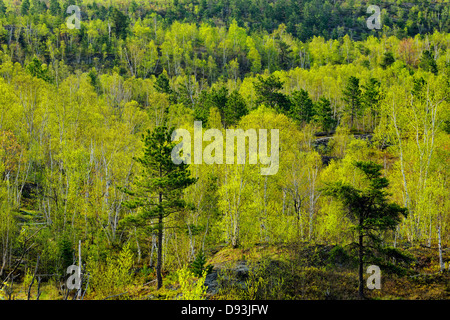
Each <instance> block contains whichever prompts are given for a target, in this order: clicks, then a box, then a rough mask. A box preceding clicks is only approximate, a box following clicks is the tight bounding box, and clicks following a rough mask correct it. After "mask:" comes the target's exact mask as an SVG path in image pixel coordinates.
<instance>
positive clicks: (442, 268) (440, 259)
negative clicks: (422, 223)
mask: <svg viewBox="0 0 450 320" xmlns="http://www.w3.org/2000/svg"><path fill="white" fill-rule="evenodd" d="M438 246H439V266H440V270H441V272H442V271H444V269H445V265H444V261H443V259H442V244H441V226H440V225H439V226H438Z"/></svg>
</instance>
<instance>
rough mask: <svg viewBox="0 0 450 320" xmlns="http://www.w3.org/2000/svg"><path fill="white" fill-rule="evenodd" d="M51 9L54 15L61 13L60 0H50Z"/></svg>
mask: <svg viewBox="0 0 450 320" xmlns="http://www.w3.org/2000/svg"><path fill="white" fill-rule="evenodd" d="M49 10H50V14H51V15H52V16H58V15H60V14H61V7H60V6H59V2H58V0H50V5H49Z"/></svg>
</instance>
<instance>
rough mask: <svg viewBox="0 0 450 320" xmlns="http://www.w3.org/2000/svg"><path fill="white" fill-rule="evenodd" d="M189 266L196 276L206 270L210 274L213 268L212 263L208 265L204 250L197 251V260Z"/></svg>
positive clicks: (199, 275)
mask: <svg viewBox="0 0 450 320" xmlns="http://www.w3.org/2000/svg"><path fill="white" fill-rule="evenodd" d="M189 267H190V270H191V271H192V273H193V274H194V275H195V276H196V277H201V276H202V275H203V273H205V272H206V274H210V273H211V272H212V269H213V266H212V265H206V257H205V254H204V252H203V250H201V251H199V252H198V253H197V255H196V256H195V260H194V261H192V263H191V265H190V266H189Z"/></svg>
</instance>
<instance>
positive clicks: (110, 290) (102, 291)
mask: <svg viewBox="0 0 450 320" xmlns="http://www.w3.org/2000/svg"><path fill="white" fill-rule="evenodd" d="M87 265H88V266H87V270H88V272H89V274H90V278H89V292H90V293H92V292H94V293H95V296H96V298H97V297H98V298H99V299H102V298H105V297H107V296H110V295H114V294H119V293H122V292H124V291H126V288H127V286H129V285H130V284H131V283H132V281H133V277H132V273H131V268H132V267H133V253H132V252H131V249H130V247H129V245H126V246H124V247H123V249H122V251H121V252H120V253H119V255H118V257H117V258H116V259H114V258H112V257H108V258H107V259H106V265H105V264H102V263H101V262H100V261H98V260H96V259H94V258H92V257H89V259H88V263H87Z"/></svg>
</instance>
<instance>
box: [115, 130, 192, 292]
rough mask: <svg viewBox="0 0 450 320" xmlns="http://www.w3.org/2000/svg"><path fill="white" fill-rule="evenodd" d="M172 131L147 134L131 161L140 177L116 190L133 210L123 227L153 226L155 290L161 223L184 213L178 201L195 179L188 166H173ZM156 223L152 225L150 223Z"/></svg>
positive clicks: (158, 275)
mask: <svg viewBox="0 0 450 320" xmlns="http://www.w3.org/2000/svg"><path fill="white" fill-rule="evenodd" d="M173 131H174V129H173V128H172V129H168V128H167V127H166V126H158V127H156V128H155V130H154V131H153V132H150V131H147V135H146V136H145V137H144V139H143V142H144V144H145V147H144V155H143V156H142V157H140V158H135V160H136V161H137V162H138V163H139V164H140V165H141V166H142V169H143V171H142V175H141V176H139V177H137V179H136V181H135V183H134V185H133V186H132V187H131V189H128V188H120V189H121V190H122V191H124V192H125V193H126V194H128V195H129V196H130V200H128V201H125V202H124V204H125V205H126V206H127V207H128V208H130V209H136V211H137V212H136V214H134V215H130V216H128V217H126V218H125V219H124V222H125V223H129V224H134V225H138V226H145V225H148V224H149V223H150V224H152V225H154V226H155V227H154V228H155V229H156V231H157V234H158V253H157V265H156V278H157V287H158V289H159V288H161V287H162V281H163V280H162V245H163V232H164V219H165V218H166V217H167V216H169V215H170V214H172V213H175V212H180V211H183V210H185V207H186V203H185V202H184V200H183V199H182V196H183V190H184V189H185V188H187V187H188V186H190V185H191V184H194V183H195V182H196V181H197V179H196V178H191V177H190V171H189V170H188V167H189V166H188V165H187V164H184V163H181V164H179V165H177V164H175V163H174V162H173V160H172V156H171V153H172V149H173V148H174V146H175V145H176V143H174V142H172V141H171V137H172V133H173ZM153 220H156V222H151V221H153Z"/></svg>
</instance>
